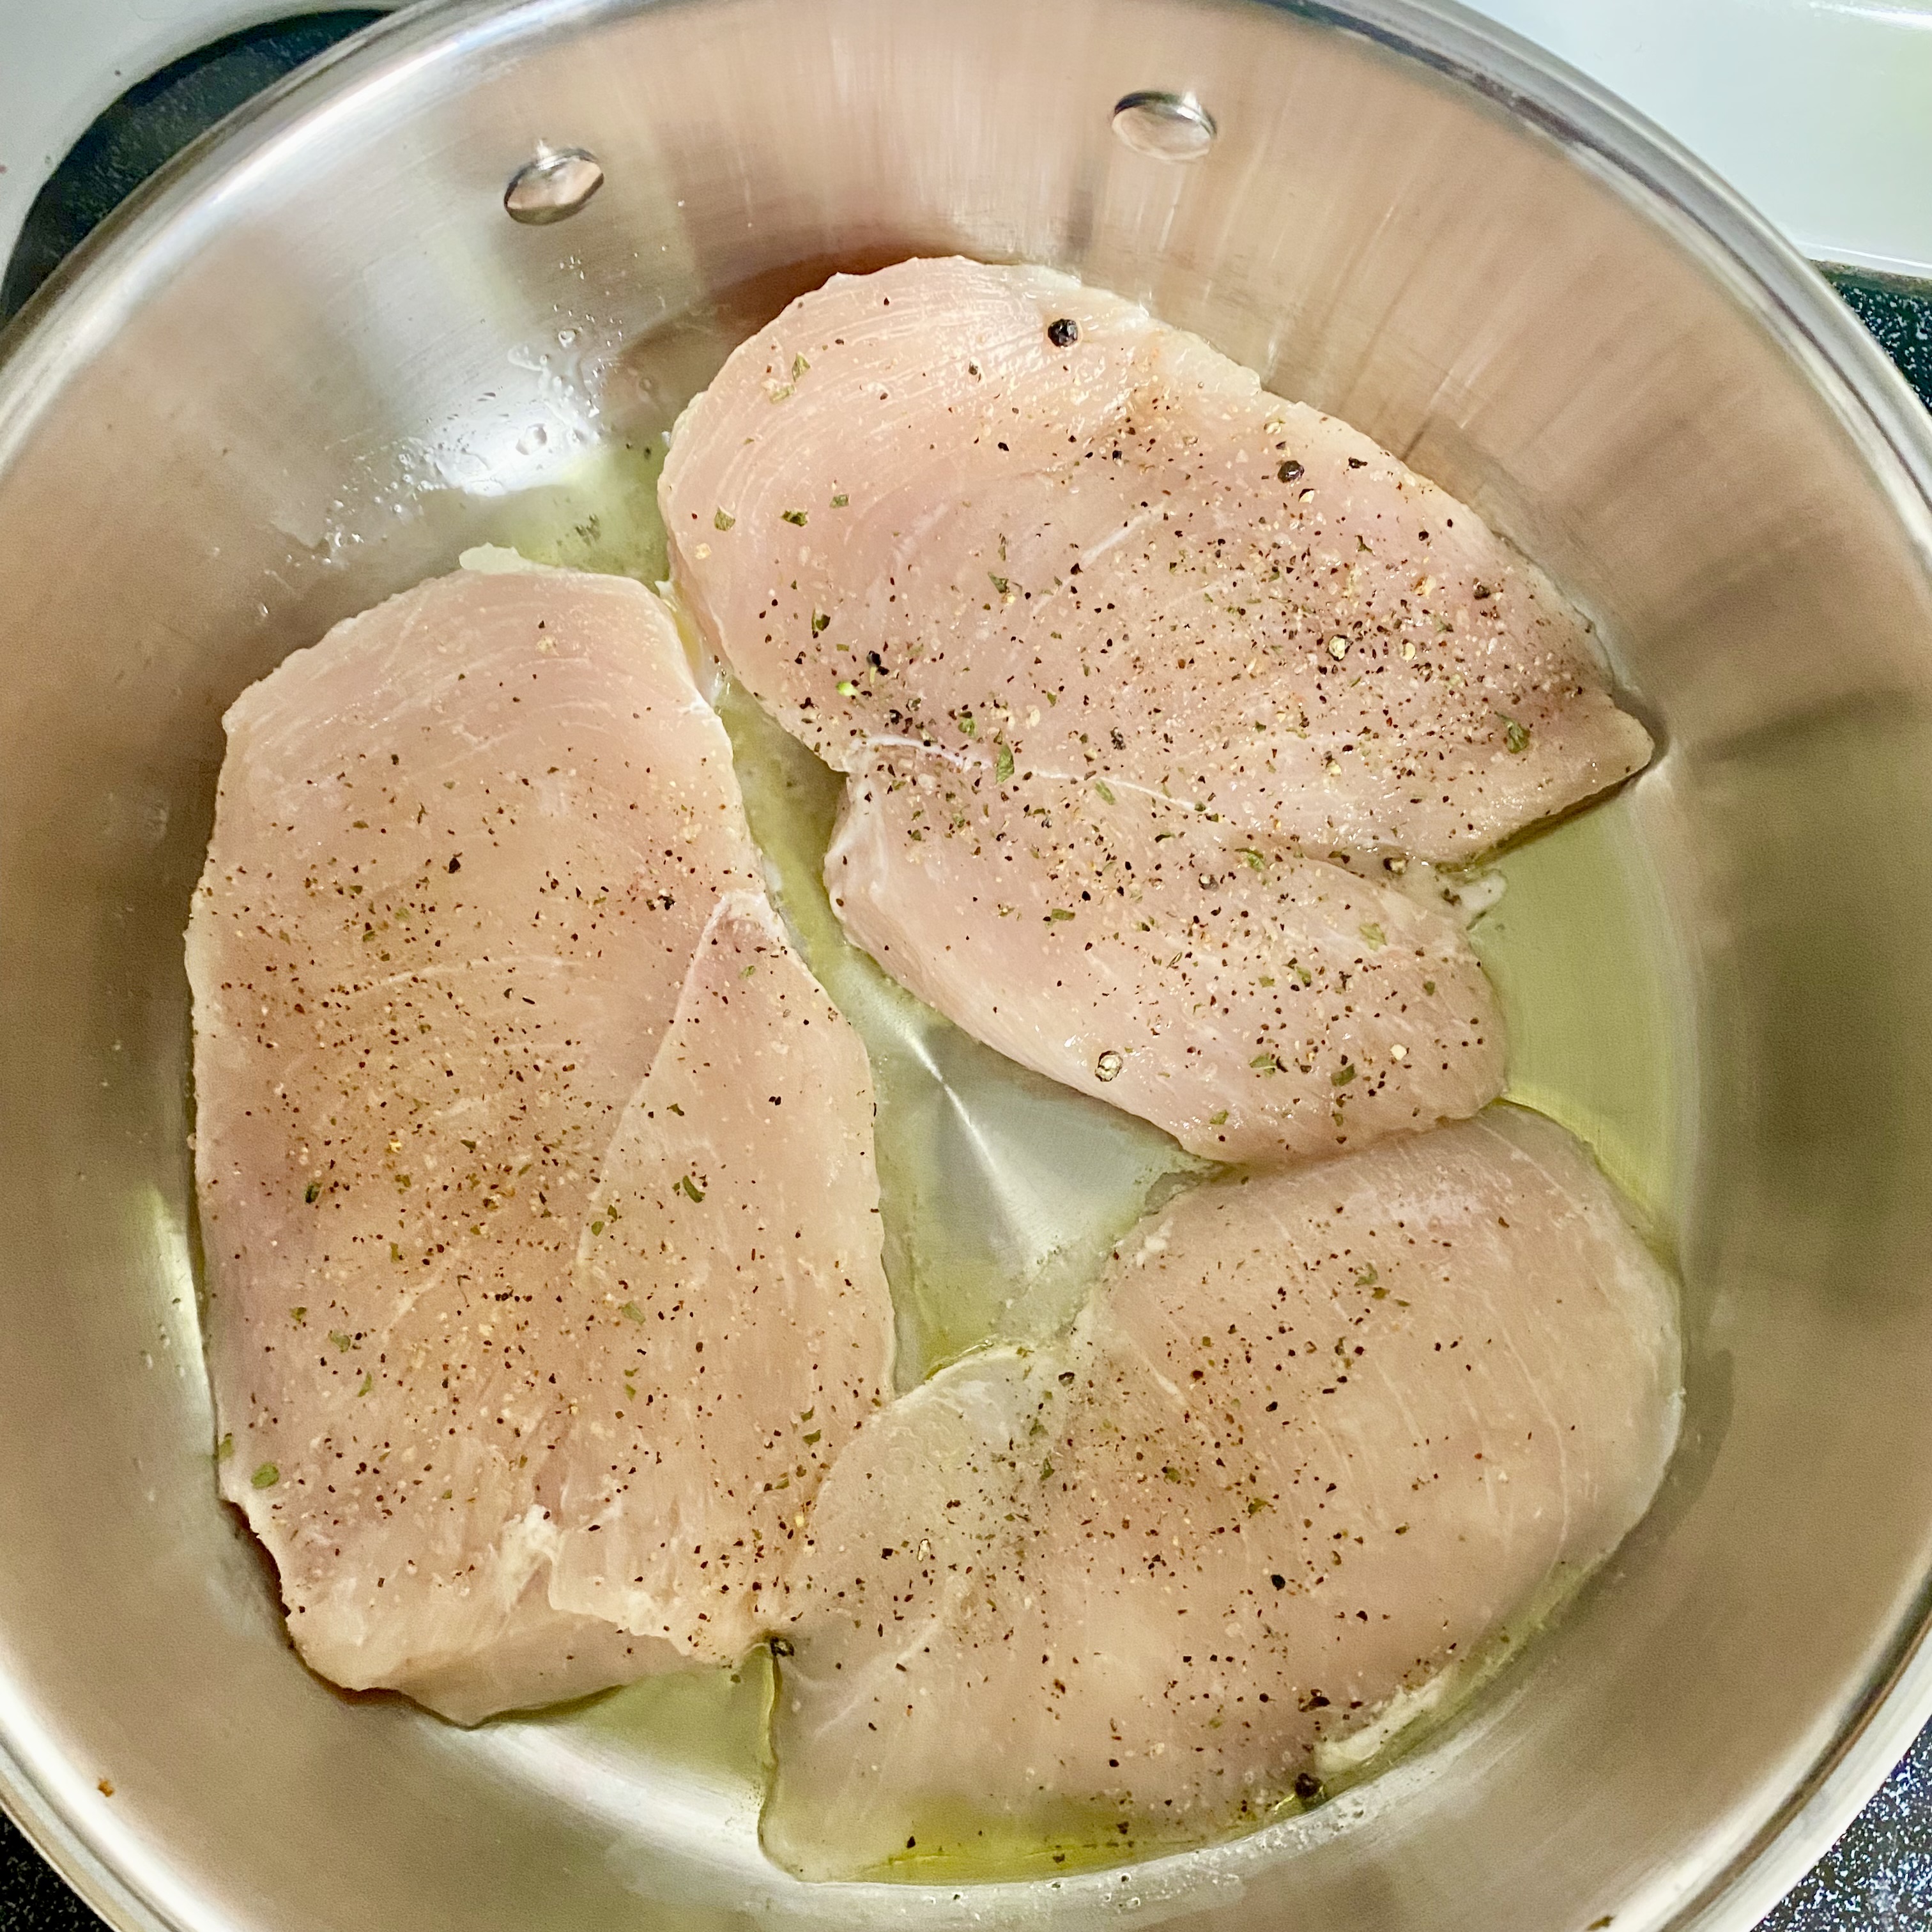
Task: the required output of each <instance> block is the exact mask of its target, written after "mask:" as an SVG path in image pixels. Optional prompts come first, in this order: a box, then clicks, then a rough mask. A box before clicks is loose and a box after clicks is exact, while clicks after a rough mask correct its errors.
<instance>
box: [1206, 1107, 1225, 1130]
mask: <svg viewBox="0 0 1932 1932" xmlns="http://www.w3.org/2000/svg"><path fill="white" fill-rule="evenodd" d="M1227 1124H1228V1110H1227V1109H1226V1107H1223V1108H1221V1109H1218V1110H1217V1112H1214V1113H1212V1114H1210V1115H1208V1125H1209V1126H1210V1127H1226V1125H1227Z"/></svg>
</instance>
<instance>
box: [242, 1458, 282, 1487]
mask: <svg viewBox="0 0 1932 1932" xmlns="http://www.w3.org/2000/svg"><path fill="white" fill-rule="evenodd" d="M248 1480H249V1481H250V1482H251V1483H253V1484H254V1486H255V1487H256V1488H257V1489H258V1490H272V1489H273V1488H274V1487H275V1485H276V1484H278V1483H279V1482H280V1481H281V1480H282V1472H281V1470H279V1469H277V1468H276V1467H275V1464H274V1463H263V1465H262V1466H261V1467H260V1469H257V1471H256V1472H255V1473H254V1475H252V1476H251V1477H250V1478H248Z"/></svg>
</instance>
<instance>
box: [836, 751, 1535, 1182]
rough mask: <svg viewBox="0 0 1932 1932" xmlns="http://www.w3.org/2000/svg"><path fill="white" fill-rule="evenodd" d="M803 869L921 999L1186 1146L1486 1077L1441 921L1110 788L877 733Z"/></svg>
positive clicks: (1278, 846)
mask: <svg viewBox="0 0 1932 1932" xmlns="http://www.w3.org/2000/svg"><path fill="white" fill-rule="evenodd" d="M826 887H827V889H828V890H829V892H830V893H831V895H832V904H833V905H834V906H835V907H836V909H837V910H838V916H839V918H840V919H841V921H843V922H844V926H845V928H846V930H847V932H849V933H850V935H851V936H852V937H853V938H854V939H855V940H856V941H857V942H858V943H859V944H860V945H861V946H862V947H865V950H867V951H868V953H871V955H872V956H873V957H874V959H877V961H878V962H879V963H880V965H882V966H883V967H884V968H886V971H888V972H889V973H891V974H893V975H894V976H895V977H896V978H898V980H901V981H902V982H903V983H904V984H905V985H906V986H908V987H910V989H912V991H913V992H915V993H916V994H917V995H919V997H920V998H922V999H923V1000H925V1001H928V1002H929V1004H932V1005H933V1006H935V1007H938V1009H939V1010H940V1011H941V1012H942V1013H945V1014H946V1015H947V1016H948V1017H949V1018H950V1019H953V1020H955V1021H956V1022H958V1023H959V1025H962V1026H963V1027H965V1028H966V1029H967V1031H968V1032H970V1033H972V1034H975V1035H976V1036H977V1037H978V1038H980V1039H981V1040H985V1041H986V1043H988V1044H989V1046H994V1047H997V1048H998V1049H999V1051H1000V1052H1002V1053H1004V1054H1006V1055H1008V1056H1009V1057H1010V1058H1012V1059H1014V1060H1017V1061H1020V1062H1021V1063H1022V1064H1023V1065H1025V1066H1028V1067H1033V1068H1034V1069H1035V1070H1037V1072H1040V1073H1045V1074H1047V1075H1049V1076H1052V1078H1054V1079H1057V1080H1061V1081H1064V1082H1065V1083H1066V1084H1067V1085H1068V1086H1070V1087H1076V1088H1081V1089H1082V1090H1083V1091H1085V1092H1088V1093H1091V1094H1094V1095H1096V1096H1097V1097H1100V1098H1102V1099H1105V1100H1111V1101H1113V1102H1114V1103H1115V1104H1116V1105H1118V1106H1122V1107H1125V1108H1127V1109H1128V1110H1129V1111H1130V1112H1133V1113H1136V1114H1139V1115H1142V1116H1143V1117H1144V1118H1146V1119H1148V1120H1150V1121H1154V1123H1155V1124H1156V1125H1157V1126H1159V1127H1164V1128H1165V1129H1166V1130H1167V1131H1168V1132H1169V1133H1171V1134H1172V1135H1173V1136H1174V1137H1175V1139H1177V1140H1178V1141H1179V1142H1180V1143H1181V1145H1182V1146H1183V1147H1184V1148H1187V1150H1188V1151H1190V1153H1193V1154H1205V1155H1207V1156H1208V1157H1211V1158H1214V1159H1218V1160H1231V1161H1265V1160H1280V1159H1281V1158H1282V1157H1283V1156H1284V1155H1295V1156H1309V1157H1313V1156H1320V1155H1323V1154H1334V1153H1335V1152H1337V1151H1339V1150H1341V1149H1343V1148H1361V1147H1364V1146H1366V1145H1368V1143H1369V1142H1371V1141H1373V1140H1376V1139H1379V1138H1380V1137H1381V1136H1382V1135H1384V1134H1386V1133H1397V1132H1400V1131H1403V1130H1420V1129H1423V1128H1427V1127H1433V1126H1435V1125H1436V1123H1437V1122H1438V1121H1441V1120H1443V1119H1445V1118H1451V1119H1454V1118H1463V1117H1465V1116H1466V1115H1471V1114H1473V1113H1475V1112H1476V1111H1477V1109H1478V1108H1480V1107H1481V1106H1484V1104H1485V1103H1487V1102H1488V1101H1490V1100H1493V1099H1495V1098H1496V1096H1497V1095H1498V1094H1500V1093H1501V1092H1502V1085H1503V1038H1502V1022H1501V1019H1500V1017H1499V1015H1498V1013H1497V1012H1496V1001H1495V998H1494V996H1493V994H1492V993H1491V992H1490V986H1489V983H1488V981H1487V980H1485V979H1484V977H1483V973H1482V969H1481V967H1480V966H1478V964H1477V962H1476V959H1475V955H1474V954H1473V953H1472V952H1471V951H1470V950H1469V944H1468V942H1467V941H1466V940H1465V939H1464V938H1463V932H1462V929H1461V928H1460V926H1458V925H1457V922H1455V920H1454V919H1452V918H1451V917H1450V916H1448V914H1447V913H1445V912H1443V911H1442V910H1436V909H1432V908H1430V907H1425V906H1424V905H1422V904H1418V902H1417V901H1415V900H1413V899H1411V898H1408V897H1407V896H1406V895H1404V894H1403V892H1400V891H1399V890H1397V889H1395V888H1394V886H1385V885H1379V884H1376V883H1371V882H1369V881H1367V880H1364V879H1361V878H1359V877H1355V875H1353V874H1351V873H1349V872H1347V871H1343V869H1342V868H1340V866H1337V865H1329V864H1327V863H1325V862H1322V861H1321V860H1319V859H1309V858H1304V857H1302V856H1299V855H1298V853H1296V852H1295V850H1293V848H1292V847H1289V846H1287V845H1286V844H1284V842H1283V841H1281V840H1280V839H1278V838H1274V837H1273V836H1272V835H1269V834H1267V833H1259V832H1258V833H1250V834H1247V835H1244V836H1239V837H1238V843H1236V844H1230V843H1229V841H1228V837H1227V827H1226V825H1225V824H1223V823H1221V822H1220V820H1219V819H1218V816H1217V814H1212V813H1210V812H1207V811H1201V810H1198V809H1196V808H1191V807H1189V806H1186V805H1177V804H1175V803H1173V802H1172V801H1170V800H1169V799H1163V798H1160V797H1158V796H1155V795H1154V794H1152V793H1148V792H1144V791H1140V790H1136V789H1134V788H1133V787H1129V786H1127V785H1126V784H1120V785H1118V786H1116V785H1113V784H1109V783H1108V782H1107V781H1106V780H1104V779H1100V778H1094V779H1089V780H1088V781H1085V783H1082V782H1079V781H1072V780H1068V779H1064V778H1042V777H1040V776H1038V775H1036V774H1034V773H1032V772H1010V773H1009V774H1008V775H1007V777H1006V778H1004V781H1002V780H1001V778H1000V776H999V775H998V772H996V771H995V770H989V769H987V767H986V766H983V765H962V764H961V763H959V762H957V761H956V760H953V759H950V758H948V757H944V756H943V755H941V754H939V753H937V752H929V751H917V750H913V749H910V748H907V747H904V746H881V747H879V748H875V749H874V751H873V752H872V753H871V756H870V757H869V758H868V761H867V762H866V763H865V764H864V765H863V766H861V767H860V768H859V769H858V770H857V771H856V772H854V773H853V775H852V777H851V778H850V779H849V780H848V781H847V785H846V791H845V804H844V814H843V816H842V817H841V821H840V823H839V826H838V832H837V835H836V836H835V838H834V839H833V841H832V846H831V848H830V850H829V852H828V853H827V854H826Z"/></svg>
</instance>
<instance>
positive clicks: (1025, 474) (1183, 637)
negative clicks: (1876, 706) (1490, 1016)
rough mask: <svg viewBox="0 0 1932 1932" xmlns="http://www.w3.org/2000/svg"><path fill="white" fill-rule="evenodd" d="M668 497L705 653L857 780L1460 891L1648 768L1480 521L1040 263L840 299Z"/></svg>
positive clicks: (745, 365)
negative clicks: (1185, 815)
mask: <svg viewBox="0 0 1932 1932" xmlns="http://www.w3.org/2000/svg"><path fill="white" fill-rule="evenodd" d="M659 494H660V500H661V503H662V505H663V508H664V518H665V523H666V525H667V528H668V530H669V534H670V556H671V565H672V571H673V576H674V577H675V580H676V583H677V586H678V588H679V592H680V594H681V595H682V598H683V599H684V601H685V603H686V604H688V607H689V608H690V610H691V613H692V614H693V616H694V618H695V619H696V620H697V623H698V625H699V626H700V628H701V629H702V631H703V634H704V635H705V637H706V639H707V640H709V643H711V644H712V646H713V647H714V648H715V649H717V650H718V652H720V654H721V655H723V656H724V658H726V659H727V661H729V662H730V664H731V666H732V667H733V669H734V670H736V673H737V674H738V676H739V677H740V678H741V679H742V680H743V681H744V682H745V684H746V685H748V686H749V687H750V688H751V690H752V691H754V693H755V694H757V696H758V697H760V699H761V700H763V702H764V703H765V704H766V706H769V708H770V709H772V712H774V713H775V715H776V716H777V717H778V719H779V721H781V723H782V724H784V726H785V727H786V728H787V730H790V731H792V732H793V733H796V735H797V736H799V737H801V738H802V739H804V740H805V742H807V743H808V744H809V745H811V746H812V748H814V750H815V751H817V752H818V753H819V754H820V756H821V757H823V758H825V759H826V760H828V761H829V763H832V764H833V765H835V766H838V768H840V769H843V770H847V771H850V770H853V769H857V768H859V766H861V765H862V763H864V762H865V759H866V758H867V757H868V756H869V754H870V751H869V748H870V747H871V745H873V744H874V742H877V741H878V740H880V739H906V740H909V741H911V742H915V743H917V744H920V745H927V746H930V747H933V748H937V749H939V750H941V751H946V752H948V753H950V754H953V755H955V756H956V757H962V758H967V759H971V760H978V761H980V762H982V763H986V764H988V765H989V766H994V765H997V764H998V763H1002V762H1005V761H1011V762H1013V763H1017V764H1019V765H1022V766H1025V767H1027V768H1028V769H1032V770H1034V771H1036V772H1040V773H1042V774H1043V775H1055V776H1058V777H1061V778H1069V779H1074V780H1086V779H1089V778H1104V779H1107V780H1109V781H1125V782H1127V783H1131V784H1136V785H1138V786H1139V787H1142V788H1143V789H1145V790H1149V791H1154V792H1158V793H1164V794H1166V795H1167V796H1171V797H1172V798H1174V799H1177V800H1180V801H1182V802H1186V803H1188V804H1196V805H1205V806H1207V807H1208V808H1210V809H1211V810H1212V811H1215V812H1217V813H1219V814H1220V816H1221V818H1222V820H1223V822H1224V823H1226V824H1227V825H1228V826H1230V827H1231V828H1232V829H1234V830H1235V832H1238V833H1240V834H1241V835H1244V836H1245V835H1250V834H1256V833H1266V834H1269V835H1273V836H1276V837H1279V838H1286V839H1290V840H1292V841H1297V842H1298V843H1300V844H1302V845H1303V846H1304V847H1307V849H1308V850H1310V851H1311V852H1315V853H1322V852H1325V851H1326V850H1328V849H1330V848H1331V847H1334V848H1338V849H1340V850H1346V851H1349V852H1352V853H1364V854H1367V853H1380V852H1383V851H1396V852H1400V853H1409V854H1413V855H1415V856H1418V857H1421V858H1424V859H1428V860H1430V861H1431V862H1436V863H1454V862H1462V861H1465V860H1467V859H1471V858H1473V857H1475V856H1477V855H1478V854H1479V853H1482V852H1484V851H1485V850H1487V849H1488V848H1489V847H1491V846H1493V845H1495V844H1497V843H1498V842H1499V841H1501V840H1502V839H1504V838H1507V837H1508V836H1509V835H1511V833H1513V832H1517V831H1520V830H1521V829H1523V827H1524V826H1528V825H1530V824H1532V823H1535V822H1536V821H1537V820H1540V819H1543V818H1546V817H1549V816H1550V815H1551V814H1553V813H1556V812H1559V811H1563V810H1565V808H1568V807H1569V806H1571V805H1574V804H1576V803H1577V802H1579V801H1580V800H1582V799H1586V798H1588V797H1589V796H1592V794H1593V793H1596V792H1598V791H1600V790H1602V789H1604V787H1606V786H1607V785H1610V784H1615V783H1616V781H1618V780H1619V779H1620V778H1624V777H1625V776H1627V775H1628V774H1629V773H1631V772H1634V771H1635V770H1637V769H1639V768H1640V766H1642V765H1643V763H1644V762H1645V760H1646V759H1647V757H1649V752H1650V740H1649V737H1648V736H1646V733H1645V732H1644V730H1643V727H1642V726H1641V725H1640V724H1638V723H1637V721H1636V720H1635V719H1634V718H1631V717H1629V716H1628V715H1626V714H1625V713H1624V712H1622V711H1620V710H1619V709H1618V708H1617V706H1616V703H1615V702H1614V701H1613V699H1612V697H1611V696H1610V692H1609V691H1608V690H1607V688H1606V684H1605V679H1604V673H1603V671H1602V670H1601V667H1600V665H1599V664H1598V660H1597V658H1596V655H1595V653H1594V652H1593V651H1592V648H1591V645H1590V641H1589V638H1588V637H1587V636H1586V630H1585V626H1584V625H1583V623H1582V622H1581V621H1580V619H1578V617H1577V615H1576V613H1574V611H1573V610H1571V608H1570V607H1568V605H1567V604H1565V602H1564V601H1563V599H1562V598H1561V597H1560V596H1559V595H1558V593H1557V592H1556V591H1555V590H1554V589H1553V588H1552V587H1551V586H1550V583H1549V582H1548V581H1547V579H1545V578H1544V577H1543V576H1542V574H1541V573H1540V572H1539V571H1537V570H1536V569H1535V568H1534V567H1533V566H1532V565H1529V563H1527V562H1525V561H1524V560H1523V559H1522V558H1521V557H1520V556H1518V555H1517V553H1515V552H1514V551H1513V550H1511V549H1509V548H1508V547H1507V546H1506V545H1505V544H1503V543H1502V541H1499V539H1498V538H1497V537H1496V535H1494V534H1493V532H1491V531H1490V530H1489V529H1487V527H1486V526H1484V523H1483V522H1482V520H1481V518H1480V517H1478V516H1477V515H1476V514H1475V513H1474V512H1473V511H1471V510H1470V509H1469V508H1467V507H1466V506H1465V505H1463V504H1461V503H1459V502H1457V500H1456V499H1454V497H1452V496H1449V495H1448V493H1446V492H1445V491H1444V490H1441V489H1439V488H1438V487H1436V485H1435V484H1433V483H1430V482H1429V481H1427V480H1425V479H1424V478H1421V477H1419V476H1417V475H1415V474H1413V473H1412V472H1411V471H1409V469H1406V468H1405V467H1404V466H1403V464H1402V463H1400V462H1398V461H1397V460H1396V459H1395V458H1394V457H1392V456H1391V455H1389V454H1388V452H1386V451H1385V450H1383V449H1380V448H1379V447H1378V446H1376V444H1375V443H1372V442H1370V440H1369V439H1368V438H1367V437H1364V436H1362V435H1361V434H1358V432H1357V431H1355V430H1353V429H1351V428H1349V426H1348V425H1346V424H1345V423H1341V422H1337V421H1336V420H1335V419H1334V418H1332V417H1329V416H1323V415H1322V414H1321V413H1319V412H1318V411H1316V410H1312V409H1310V408H1307V407H1305V406H1304V405H1302V404H1296V403H1290V402H1286V401H1283V400H1282V399H1281V398H1280V397H1277V396H1274V395H1269V394H1268V392H1266V391H1265V390H1264V389H1262V387H1261V386H1260V385H1259V383H1258V381H1257V380H1256V377H1254V375H1253V374H1252V373H1251V372H1250V371H1247V370H1246V369H1244V368H1241V367H1240V366H1239V365H1237V364H1235V363H1234V362H1230V361H1229V360H1228V359H1227V358H1226V357H1225V356H1221V355H1220V354H1218V353H1216V352H1215V351H1214V350H1211V349H1210V348H1209V347H1208V346H1207V345H1206V344H1205V343H1203V342H1202V341H1199V340H1198V339H1197V338H1194V337H1193V336H1190V335H1184V334H1183V333H1181V332H1179V331H1178V330H1175V329H1169V328H1167V327H1166V326H1163V325H1162V324H1160V323H1157V322H1156V321H1154V320H1153V319H1152V318H1151V317H1150V316H1148V314H1147V313H1146V312H1145V311H1144V310H1142V309H1140V308H1137V307H1136V306H1134V305H1133V304H1131V303H1130V302H1125V301H1123V300H1122V299H1121V298H1120V297H1118V296H1113V295H1110V294H1109V293H1106V291H1105V290H1100V289H1093V288H1088V287H1084V286H1082V284H1079V282H1077V281H1074V280H1073V279H1072V278H1070V277H1068V276H1066V275H1060V274H1056V273H1054V272H1051V271H1049V270H1047V269H1038V268H995V267H989V266H985V265H983V264H981V263H976V262H971V261H965V260H937V261H935V260H919V261H909V262H904V263H900V264H898V266H895V267H892V268H889V269H883V270H881V271H880V272H878V273H877V274H876V275H862V276H847V275H840V276H835V277H834V278H832V280H831V281H829V282H828V283H827V284H826V285H825V286H824V287H823V288H821V289H819V290H816V291H815V292H814V293H811V294H809V295H807V296H802V297H801V298H800V299H799V300H798V301H796V302H793V304H792V305H791V306H790V308H787V310H786V311H784V314H782V315H781V316H780V317H778V319H777V320H776V321H775V322H774V323H772V325H771V326H770V327H769V328H768V329H764V330H762V331H760V332H759V334H758V335H756V336H755V337H754V338H751V340H750V341H748V342H746V343H745V344H743V346H742V347H740V348H739V350H737V351H736V353H734V354H733V356H731V357H730V360H729V361H728V362H727V363H726V364H725V365H724V368H723V370H722V371H721V372H720V373H719V374H718V377H717V380H715V382H714V383H712V386H711V387H710V388H709V389H708V390H707V391H706V392H705V393H704V394H703V395H701V396H700V397H699V398H698V399H697V401H695V402H694V403H693V404H691V407H690V409H689V410H688V411H687V412H686V413H685V417H684V419H683V421H682V423H681V424H680V425H679V428H678V431H677V433H676V437H675V439H674V440H673V444H672V446H671V450H670V457H669V459H668V460H667V463H666V464H665V466H664V474H663V478H662V481H661V486H660V492H659Z"/></svg>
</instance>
